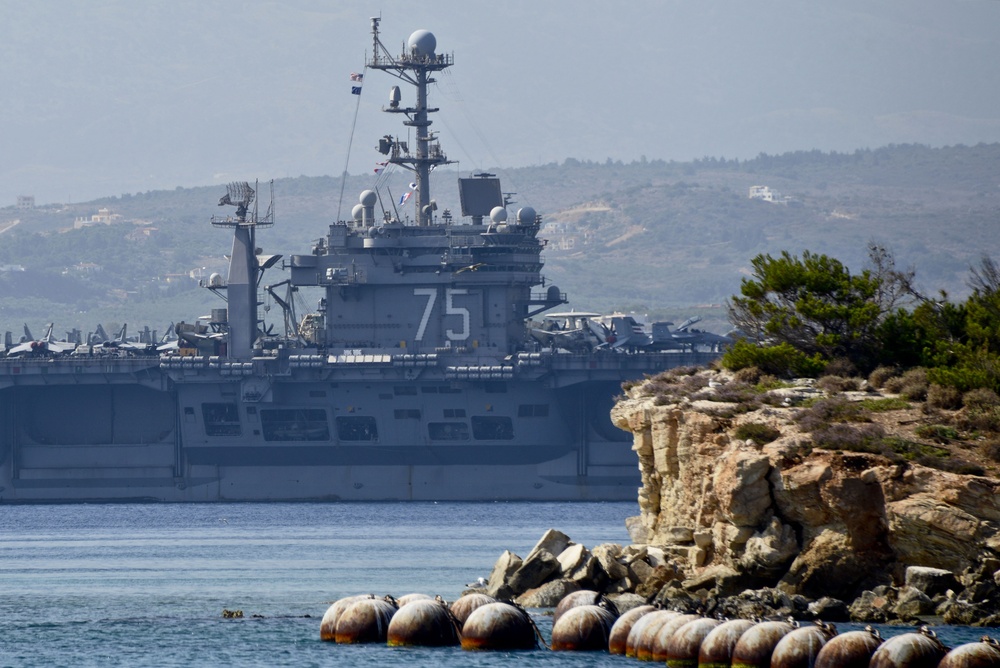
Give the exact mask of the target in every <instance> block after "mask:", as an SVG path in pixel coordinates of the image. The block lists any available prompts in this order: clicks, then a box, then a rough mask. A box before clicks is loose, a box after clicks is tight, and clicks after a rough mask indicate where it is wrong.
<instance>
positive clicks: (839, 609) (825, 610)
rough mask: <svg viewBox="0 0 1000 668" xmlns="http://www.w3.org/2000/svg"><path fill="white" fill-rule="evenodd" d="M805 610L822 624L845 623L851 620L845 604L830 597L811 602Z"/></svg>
mask: <svg viewBox="0 0 1000 668" xmlns="http://www.w3.org/2000/svg"><path fill="white" fill-rule="evenodd" d="M806 609H807V610H808V611H809V614H810V615H812V617H813V619H817V620H821V621H824V622H847V621H850V619H851V611H850V609H849V608H848V607H847V604H846V603H844V602H843V601H841V600H840V599H838V598H833V597H831V596H823V597H822V598H820V599H819V600H817V601H813V602H812V603H810V604H809V605H808V607H807V608H806Z"/></svg>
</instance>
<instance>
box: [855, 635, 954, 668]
mask: <svg viewBox="0 0 1000 668" xmlns="http://www.w3.org/2000/svg"><path fill="white" fill-rule="evenodd" d="M947 653H948V648H947V647H945V646H944V645H943V644H942V643H941V641H940V640H938V638H937V635H935V634H934V632H933V631H930V630H929V629H927V628H926V627H920V631H919V632H918V633H904V634H903V635H900V636H896V637H895V638H889V639H888V640H886V641H885V642H884V643H882V645H881V646H880V647H879V648H878V649H877V650H875V653H874V654H872V659H871V661H869V662H868V666H869V668H936V667H937V665H938V662H940V661H941V659H943V658H944V655H945V654H947Z"/></svg>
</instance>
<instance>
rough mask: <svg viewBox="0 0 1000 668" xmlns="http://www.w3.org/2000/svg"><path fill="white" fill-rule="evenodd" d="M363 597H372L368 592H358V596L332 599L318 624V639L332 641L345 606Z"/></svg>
mask: <svg viewBox="0 0 1000 668" xmlns="http://www.w3.org/2000/svg"><path fill="white" fill-rule="evenodd" d="M363 598H373V596H372V595H369V594H360V595H358V596H345V597H344V598H341V599H337V600H336V601H334V602H333V604H332V605H331V606H330V607H329V608H327V609H326V612H325V613H324V614H323V621H322V622H320V624H319V639H320V640H325V641H327V642H333V641H334V639H335V636H336V634H337V620H338V619H340V616H341V615H342V614H344V610H346V609H347V606H349V605H350V604H352V603H354V602H355V601H360V600H361V599H363Z"/></svg>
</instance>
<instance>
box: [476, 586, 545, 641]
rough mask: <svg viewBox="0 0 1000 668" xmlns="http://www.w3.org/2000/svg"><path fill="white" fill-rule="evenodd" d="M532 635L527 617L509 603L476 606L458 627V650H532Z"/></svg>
mask: <svg viewBox="0 0 1000 668" xmlns="http://www.w3.org/2000/svg"><path fill="white" fill-rule="evenodd" d="M463 598H464V597H463ZM535 638H536V636H535V626H534V624H533V623H532V622H531V617H529V616H528V613H527V612H525V611H524V609H523V608H520V607H517V606H514V605H511V604H510V603H501V602H494V603H487V604H486V605H482V606H479V607H478V608H476V609H475V610H473V611H472V612H471V613H470V614H469V618H468V619H466V620H465V625H464V626H463V627H462V649H501V650H509V649H534V648H535V647H536V646H537V641H536V639H535Z"/></svg>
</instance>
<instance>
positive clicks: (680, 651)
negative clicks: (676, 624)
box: [664, 617, 722, 668]
mask: <svg viewBox="0 0 1000 668" xmlns="http://www.w3.org/2000/svg"><path fill="white" fill-rule="evenodd" d="M721 624H722V621H721V620H718V619H709V618H708V617H700V618H698V619H695V620H693V621H690V622H688V623H687V624H685V625H684V626H681V627H680V628H678V629H677V630H676V631H674V634H673V636H671V638H670V640H668V641H667V644H666V646H665V648H664V649H665V653H666V660H667V665H668V666H669V667H670V668H695V667H696V666H697V665H698V654H699V652H700V651H701V643H702V642H704V640H705V638H707V637H708V634H709V633H711V632H712V631H713V630H715V629H716V628H717V627H718V626H720V625H721Z"/></svg>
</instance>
